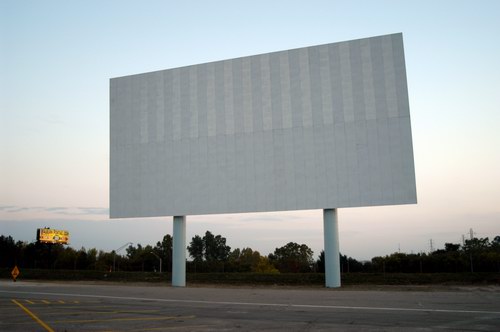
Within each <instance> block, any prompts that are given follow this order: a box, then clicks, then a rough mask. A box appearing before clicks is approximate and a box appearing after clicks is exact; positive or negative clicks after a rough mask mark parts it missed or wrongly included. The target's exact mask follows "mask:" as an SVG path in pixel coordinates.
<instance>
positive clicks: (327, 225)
mask: <svg viewBox="0 0 500 332" xmlns="http://www.w3.org/2000/svg"><path fill="white" fill-rule="evenodd" d="M323 227H324V229H323V234H324V238H325V286H326V287H328V288H335V287H340V252H339V226H338V221H337V209H325V210H323Z"/></svg>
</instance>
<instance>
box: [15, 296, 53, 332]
mask: <svg viewBox="0 0 500 332" xmlns="http://www.w3.org/2000/svg"><path fill="white" fill-rule="evenodd" d="M12 302H14V303H15V304H17V305H18V306H19V307H20V308H21V309H23V310H24V312H26V313H27V314H28V315H29V316H30V317H31V318H33V320H34V321H35V322H37V323H38V324H40V325H42V326H43V327H44V328H45V329H46V330H47V331H49V332H54V330H53V329H52V328H51V327H50V326H48V325H47V324H45V322H44V321H43V320H41V319H40V318H38V317H37V316H36V315H35V314H34V313H32V312H31V311H29V310H28V308H26V307H25V306H23V305H22V304H21V303H19V302H17V301H16V300H14V299H13V300H12Z"/></svg>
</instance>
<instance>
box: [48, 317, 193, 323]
mask: <svg viewBox="0 0 500 332" xmlns="http://www.w3.org/2000/svg"><path fill="white" fill-rule="evenodd" d="M195 317H196V316H168V317H149V318H147V317H129V318H109V319H77V320H56V321H54V322H53V323H96V322H122V321H139V320H173V319H187V318H195Z"/></svg>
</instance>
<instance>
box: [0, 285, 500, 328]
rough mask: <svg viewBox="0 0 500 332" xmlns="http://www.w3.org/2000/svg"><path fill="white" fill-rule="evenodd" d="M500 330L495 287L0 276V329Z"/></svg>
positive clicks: (499, 291) (499, 298) (498, 293)
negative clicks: (215, 284) (191, 283)
mask: <svg viewBox="0 0 500 332" xmlns="http://www.w3.org/2000/svg"><path fill="white" fill-rule="evenodd" d="M234 330H238V331H257V330H258V331H332V330H340V331H372V330H376V331H408V330H418V331H434V330H450V331H457V330H464V331H500V288H498V287H487V288H482V289H481V288H477V289H472V288H468V289H462V290H457V289H454V290H452V289H446V290H442V289H441V290H429V289H427V288H425V289H424V290H417V291H416V290H408V289H398V290H391V289H387V288H385V289H383V290H356V289H354V290H353V289H348V290H346V289H341V290H330V289H318V288H315V289H304V288H301V289H294V288H286V289H285V288H209V287H206V288H204V287H188V288H172V287H169V286H157V285H155V286H146V285H128V284H127V285H121V284H80V283H54V282H47V283H43V282H22V281H18V282H16V283H14V282H12V281H7V280H2V281H0V331H24V332H26V331H234Z"/></svg>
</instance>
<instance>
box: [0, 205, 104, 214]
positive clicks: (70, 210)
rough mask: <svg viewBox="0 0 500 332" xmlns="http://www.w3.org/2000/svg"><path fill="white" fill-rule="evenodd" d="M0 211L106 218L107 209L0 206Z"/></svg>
mask: <svg viewBox="0 0 500 332" xmlns="http://www.w3.org/2000/svg"><path fill="white" fill-rule="evenodd" d="M0 211H3V212H4V213H7V214H16V213H20V212H28V213H44V212H45V213H48V214H51V215H64V216H106V217H107V216H108V214H109V209H108V208H104V207H63V206H50V207H47V206H42V207H40V206H14V205H4V206H0Z"/></svg>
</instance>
